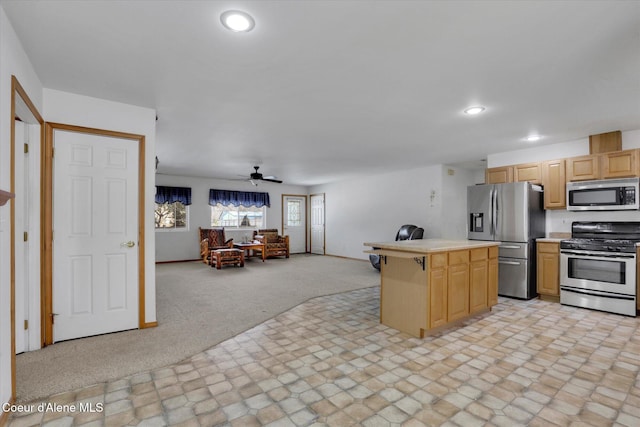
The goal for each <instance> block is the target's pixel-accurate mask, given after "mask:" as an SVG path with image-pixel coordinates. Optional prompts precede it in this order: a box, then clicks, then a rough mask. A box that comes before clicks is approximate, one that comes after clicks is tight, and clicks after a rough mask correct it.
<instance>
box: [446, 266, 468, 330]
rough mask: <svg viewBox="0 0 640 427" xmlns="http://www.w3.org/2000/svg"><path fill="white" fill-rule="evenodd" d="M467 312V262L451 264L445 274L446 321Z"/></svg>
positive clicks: (463, 315) (462, 315) (464, 314)
mask: <svg viewBox="0 0 640 427" xmlns="http://www.w3.org/2000/svg"><path fill="white" fill-rule="evenodd" d="M468 314H469V264H457V265H451V266H449V268H448V274H447V321H449V322H451V321H453V320H457V319H460V318H462V317H465V316H467V315H468Z"/></svg>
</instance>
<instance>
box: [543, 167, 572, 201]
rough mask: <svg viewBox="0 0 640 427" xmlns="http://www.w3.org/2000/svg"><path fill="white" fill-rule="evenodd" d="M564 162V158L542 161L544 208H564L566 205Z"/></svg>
mask: <svg viewBox="0 0 640 427" xmlns="http://www.w3.org/2000/svg"><path fill="white" fill-rule="evenodd" d="M565 163H566V162H565V160H564V159H560V160H548V161H546V162H543V163H542V186H543V187H544V208H545V209H564V208H565V207H566V206H567V203H566V198H567V193H566V184H567V179H566V174H565Z"/></svg>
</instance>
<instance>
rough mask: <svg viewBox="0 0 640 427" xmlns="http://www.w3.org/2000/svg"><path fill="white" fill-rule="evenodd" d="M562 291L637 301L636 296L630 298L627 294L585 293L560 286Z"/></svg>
mask: <svg viewBox="0 0 640 427" xmlns="http://www.w3.org/2000/svg"><path fill="white" fill-rule="evenodd" d="M560 290H561V291H565V292H573V293H574V294H582V295H592V296H596V297H603V298H613V299H623V300H635V299H636V297H635V296H630V295H627V294H619V293H616V292H602V291H595V290H588V291H585V290H582V289H577V288H570V287H568V286H560Z"/></svg>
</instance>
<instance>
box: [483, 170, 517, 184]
mask: <svg viewBox="0 0 640 427" xmlns="http://www.w3.org/2000/svg"><path fill="white" fill-rule="evenodd" d="M485 182H486V183H487V184H505V183H507V182H513V166H502V167H499V168H489V169H487V170H486V171H485Z"/></svg>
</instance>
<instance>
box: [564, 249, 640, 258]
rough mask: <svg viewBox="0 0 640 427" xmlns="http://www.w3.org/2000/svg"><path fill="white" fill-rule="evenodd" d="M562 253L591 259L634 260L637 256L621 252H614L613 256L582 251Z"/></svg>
mask: <svg viewBox="0 0 640 427" xmlns="http://www.w3.org/2000/svg"><path fill="white" fill-rule="evenodd" d="M560 253H561V254H568V255H578V256H584V257H591V258H629V259H634V258H635V257H636V256H635V254H626V253H620V252H614V253H612V254H611V255H609V254H603V253H598V254H594V253H588V252H581V251H567V250H561V251H560Z"/></svg>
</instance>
